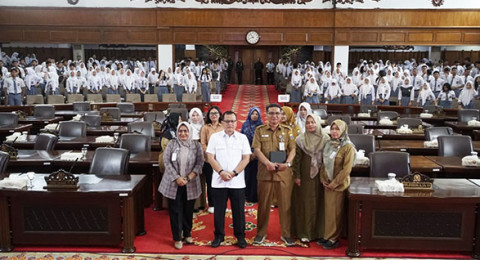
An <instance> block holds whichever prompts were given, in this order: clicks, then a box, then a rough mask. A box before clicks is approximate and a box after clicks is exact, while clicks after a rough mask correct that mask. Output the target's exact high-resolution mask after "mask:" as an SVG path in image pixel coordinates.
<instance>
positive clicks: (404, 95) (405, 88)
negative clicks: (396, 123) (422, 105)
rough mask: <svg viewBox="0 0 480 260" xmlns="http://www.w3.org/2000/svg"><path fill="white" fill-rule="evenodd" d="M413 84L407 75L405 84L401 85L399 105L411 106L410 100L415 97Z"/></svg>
mask: <svg viewBox="0 0 480 260" xmlns="http://www.w3.org/2000/svg"><path fill="white" fill-rule="evenodd" d="M412 90H413V86H412V85H410V78H409V77H405V79H404V81H403V84H402V85H401V86H400V90H399V91H398V105H399V106H404V107H406V106H410V105H411V102H410V100H411V99H412V98H413V97H412V96H413V95H414V91H412Z"/></svg>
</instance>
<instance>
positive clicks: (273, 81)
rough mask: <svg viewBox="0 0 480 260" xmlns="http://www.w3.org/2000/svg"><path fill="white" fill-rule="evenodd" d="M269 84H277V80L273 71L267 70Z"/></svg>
mask: <svg viewBox="0 0 480 260" xmlns="http://www.w3.org/2000/svg"><path fill="white" fill-rule="evenodd" d="M267 84H268V85H274V84H275V80H274V77H273V72H267Z"/></svg>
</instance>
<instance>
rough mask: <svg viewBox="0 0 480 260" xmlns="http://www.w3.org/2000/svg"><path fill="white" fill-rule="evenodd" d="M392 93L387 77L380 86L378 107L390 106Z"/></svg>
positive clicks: (377, 96) (378, 89) (377, 98)
mask: <svg viewBox="0 0 480 260" xmlns="http://www.w3.org/2000/svg"><path fill="white" fill-rule="evenodd" d="M390 93H391V89H390V85H389V84H388V82H387V79H386V78H385V77H382V78H381V79H380V83H379V84H378V88H377V95H376V97H375V101H376V103H377V105H382V106H388V105H390Z"/></svg>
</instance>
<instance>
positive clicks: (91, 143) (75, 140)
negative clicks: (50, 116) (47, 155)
mask: <svg viewBox="0 0 480 260" xmlns="http://www.w3.org/2000/svg"><path fill="white" fill-rule="evenodd" d="M95 138H97V136H89V135H87V136H83V137H63V138H60V139H59V140H58V142H57V144H56V145H55V149H57V150H68V149H73V150H80V149H82V147H87V148H88V149H90V150H95V149H97V148H98V147H105V146H115V144H114V143H97V142H95ZM36 139H37V136H36V135H29V136H28V137H27V141H25V142H15V143H14V144H13V147H15V148H17V149H30V150H31V149H33V146H34V144H35V140H36ZM5 143H7V144H11V142H5ZM160 150H161V146H160V142H159V140H158V139H152V151H160Z"/></svg>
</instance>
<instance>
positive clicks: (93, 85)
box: [88, 70, 102, 94]
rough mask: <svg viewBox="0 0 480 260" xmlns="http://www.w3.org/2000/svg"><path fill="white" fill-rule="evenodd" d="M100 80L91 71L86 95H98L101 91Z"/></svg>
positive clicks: (95, 73) (94, 72)
mask: <svg viewBox="0 0 480 260" xmlns="http://www.w3.org/2000/svg"><path fill="white" fill-rule="evenodd" d="M101 84H102V83H101V80H100V78H99V77H98V76H97V72H96V71H95V70H94V71H92V76H90V77H89V78H88V93H89V94H98V93H100V90H101Z"/></svg>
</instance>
